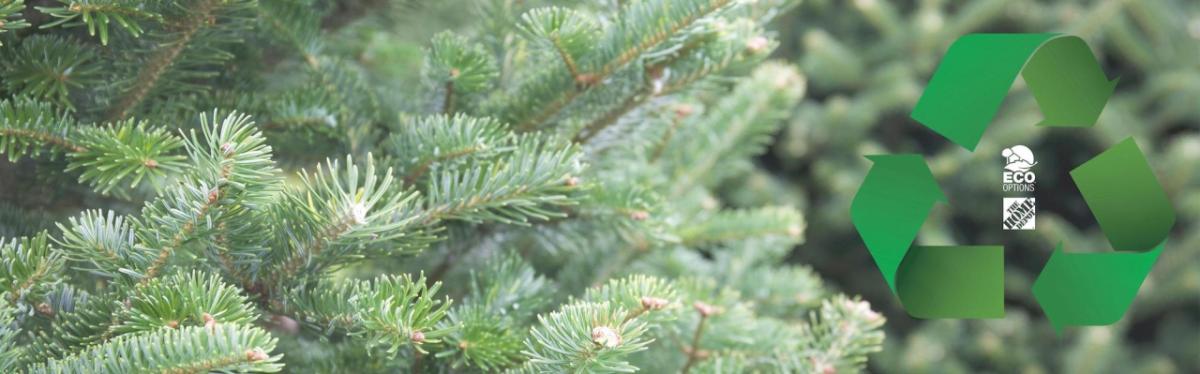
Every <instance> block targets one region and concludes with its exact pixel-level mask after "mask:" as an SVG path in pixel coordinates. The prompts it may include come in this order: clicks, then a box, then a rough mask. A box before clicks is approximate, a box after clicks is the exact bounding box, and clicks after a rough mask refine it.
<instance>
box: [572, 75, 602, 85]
mask: <svg viewBox="0 0 1200 374" xmlns="http://www.w3.org/2000/svg"><path fill="white" fill-rule="evenodd" d="M599 80H600V78H599V77H597V76H596V75H594V74H587V73H584V74H579V75H576V76H575V84H578V85H580V86H584V87H587V86H591V85H594V84H596V83H599V82H598V81H599Z"/></svg>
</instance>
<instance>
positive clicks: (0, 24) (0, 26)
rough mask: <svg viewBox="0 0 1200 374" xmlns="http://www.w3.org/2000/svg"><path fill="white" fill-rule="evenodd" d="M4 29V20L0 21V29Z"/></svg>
mask: <svg viewBox="0 0 1200 374" xmlns="http://www.w3.org/2000/svg"><path fill="white" fill-rule="evenodd" d="M3 27H4V20H2V19H0V28H3Z"/></svg>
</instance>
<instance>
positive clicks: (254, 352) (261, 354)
mask: <svg viewBox="0 0 1200 374" xmlns="http://www.w3.org/2000/svg"><path fill="white" fill-rule="evenodd" d="M268 358H271V356H268V355H267V352H266V351H263V350H262V348H254V349H251V350H247V351H246V360H247V361H250V362H258V361H262V360H266V359H268Z"/></svg>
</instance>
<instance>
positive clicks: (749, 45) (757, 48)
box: [746, 35, 771, 54]
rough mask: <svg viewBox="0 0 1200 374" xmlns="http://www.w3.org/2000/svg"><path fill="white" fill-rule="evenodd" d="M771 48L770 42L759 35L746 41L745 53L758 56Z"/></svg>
mask: <svg viewBox="0 0 1200 374" xmlns="http://www.w3.org/2000/svg"><path fill="white" fill-rule="evenodd" d="M770 46H771V41H770V40H768V39H767V38H766V37H764V36H762V35H759V36H755V37H753V38H750V40H747V41H746V51H747V52H750V53H751V54H759V53H762V52H763V51H766V50H767V47H770Z"/></svg>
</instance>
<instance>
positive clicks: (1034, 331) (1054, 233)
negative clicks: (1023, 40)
mask: <svg viewBox="0 0 1200 374" xmlns="http://www.w3.org/2000/svg"><path fill="white" fill-rule="evenodd" d="M777 22H778V23H777V24H776V27H775V29H776V30H781V32H782V33H784V34H783V35H781V40H782V41H783V42H782V45H781V47H780V49H779V51H777V54H778V56H779V57H781V58H787V59H789V60H792V61H794V62H796V63H797V64H799V65H800V67H801V69H802V70H803V72H804V74H805V75H806V76H807V78H808V81H809V82H810V87H809V90H808V94H807V97H806V98H805V100H804V101H803V103H802V104H800V105H799V107H797V108H795V110H794V112H793V117H792V119H791V120H790V124H789V125H788V126H787V127H786V128H785V130H784V131H783V132H782V133H781V134H778V136H777V139H776V142H775V145H774V146H773V148H772V152H771V153H770V154H769V155H767V156H765V157H763V158H761V159H760V161H761V165H762V166H763V167H762V168H761V170H758V171H755V172H753V173H752V174H749V175H747V176H746V177H745V178H735V179H731V180H736V181H740V183H737V184H731V185H729V186H726V187H725V188H724V189H723V190H724V191H725V196H726V198H727V199H729V200H730V201H731V202H733V203H734V204H750V205H754V204H759V203H762V202H765V201H787V202H791V203H794V204H796V205H797V206H799V207H801V210H802V211H804V212H805V214H806V216H807V217H808V222H809V228H810V229H809V231H808V241H807V243H805V244H803V245H801V246H800V247H798V248H797V249H796V250H795V251H794V252H793V259H794V260H795V261H798V262H804V263H808V264H810V265H812V266H813V267H814V268H816V269H817V271H818V272H819V273H820V274H821V275H822V276H823V277H825V278H826V279H829V280H831V281H832V283H834V284H836V285H838V286H839V287H841V288H842V289H843V290H844V291H846V292H849V293H854V294H861V295H863V297H864V298H865V299H867V300H870V301H871V302H872V304H873V305H876V306H877V307H879V308H882V309H883V310H884V311H885V314H886V315H887V317H888V332H889V335H888V339H887V342H886V347H885V349H884V350H883V352H881V353H879V354H877V355H876V356H875V357H873V358H872V360H871V367H872V369H873V370H875V371H878V372H896V373H910V372H945V373H960V372H961V373H968V372H1002V373H1015V372H1019V373H1059V372H1063V373H1131V372H1149V373H1175V372H1180V373H1195V372H1200V230H1197V228H1198V227H1197V225H1198V224H1200V222H1197V218H1198V215H1200V188H1197V187H1198V185H1200V173H1198V170H1200V168H1198V166H1200V162H1198V161H1200V132H1198V130H1200V3H1196V2H1184V1H1122V0H1098V1H1028V0H1015V1H1013V0H1009V1H1006V0H980V1H936V0H932V1H902V2H887V1H883V0H855V1H833V0H826V1H822V0H810V1H805V2H804V3H802V4H801V5H800V6H799V7H798V8H796V9H794V10H792V11H791V12H789V13H788V14H787V15H785V16H783V17H781V18H780V19H779V20H778V21H777ZM972 32H1038V33H1040V32H1062V33H1069V34H1073V35H1077V36H1079V37H1082V38H1084V39H1085V40H1087V42H1088V44H1089V45H1090V46H1091V47H1092V49H1093V52H1094V53H1095V54H1096V55H1097V57H1098V59H1099V60H1100V61H1101V64H1102V65H1103V68H1104V70H1105V72H1106V73H1107V74H1108V75H1109V77H1110V78H1114V77H1120V82H1119V84H1118V86H1117V92H1116V93H1115V94H1114V95H1113V96H1112V98H1111V99H1110V100H1109V102H1108V105H1107V107H1106V108H1105V110H1104V112H1103V114H1102V116H1101V118H1100V120H1099V121H1098V122H1097V124H1096V126H1095V127H1094V128H1092V129H1070V130H1048V129H1043V128H1038V127H1036V126H1035V124H1036V123H1037V122H1038V121H1039V120H1040V119H1041V114H1040V112H1039V110H1038V107H1037V104H1036V103H1035V102H1034V101H1033V98H1032V96H1031V95H1030V94H1029V92H1028V90H1027V89H1026V88H1025V87H1024V83H1023V82H1021V81H1020V79H1018V82H1017V84H1016V85H1015V86H1014V87H1013V89H1012V91H1011V93H1010V95H1009V97H1008V98H1007V99H1006V101H1005V103H1004V106H1003V107H1002V109H1001V112H1000V114H999V115H998V116H997V117H996V119H995V120H994V121H993V122H992V124H991V126H990V127H989V128H988V131H987V133H985V135H984V138H983V141H982V142H981V144H980V145H979V147H978V148H977V150H976V152H974V153H970V152H968V151H966V150H965V149H963V148H961V147H958V146H956V145H954V144H953V143H950V142H949V141H947V140H946V139H944V138H942V137H940V136H939V135H937V134H935V133H933V132H932V131H929V130H928V129H925V128H924V127H922V126H921V125H920V124H918V123H916V122H915V121H913V120H912V119H910V118H909V117H908V115H909V112H910V111H911V109H912V107H913V105H914V104H915V103H916V100H917V99H918V98H919V97H920V94H921V92H922V90H923V88H924V84H925V82H926V81H927V80H928V78H929V76H930V75H931V74H932V73H933V71H934V70H935V69H936V67H937V64H938V62H939V61H940V59H941V56H942V54H943V53H944V52H945V50H946V49H947V48H948V47H949V45H950V44H951V43H952V42H954V40H955V39H957V38H958V37H959V36H961V35H964V34H967V33H972ZM1128 136H1133V137H1135V139H1136V141H1137V143H1138V144H1139V146H1140V147H1141V148H1142V149H1143V150H1144V151H1145V152H1146V153H1147V154H1148V156H1149V159H1150V163H1151V165H1152V166H1153V167H1154V168H1155V169H1156V171H1157V175H1158V176H1159V181H1160V182H1161V183H1162V184H1163V186H1164V187H1165V188H1166V189H1167V191H1168V194H1169V196H1170V197H1171V199H1172V202H1173V203H1174V204H1175V206H1176V208H1177V214H1178V218H1179V219H1178V223H1176V225H1175V228H1174V230H1173V232H1172V235H1171V238H1170V240H1169V241H1168V243H1169V244H1168V247H1167V250H1166V251H1165V252H1164V254H1163V256H1162V257H1161V258H1160V259H1159V261H1158V263H1157V265H1156V267H1155V269H1154V271H1153V272H1152V273H1151V275H1150V278H1149V279H1147V280H1146V282H1145V283H1144V284H1143V285H1142V288H1141V291H1140V293H1139V295H1138V297H1137V299H1136V300H1135V301H1134V305H1133V307H1132V308H1131V309H1130V310H1129V311H1128V312H1127V313H1126V315H1125V318H1124V319H1122V320H1121V321H1120V322H1118V323H1117V324H1115V325H1112V326H1106V327H1092V328H1075V329H1068V330H1067V331H1066V332H1065V333H1064V334H1063V335H1061V336H1056V335H1055V333H1054V330H1053V328H1052V327H1051V326H1050V324H1049V323H1047V321H1046V319H1045V316H1044V315H1043V313H1042V311H1041V309H1040V308H1039V307H1038V306H1037V304H1036V303H1035V302H1034V300H1033V297H1032V293H1031V292H1030V288H1031V285H1032V283H1033V281H1034V279H1035V278H1036V277H1037V274H1038V272H1039V271H1040V270H1041V269H1042V267H1043V266H1044V265H1045V263H1046V261H1047V260H1048V259H1049V256H1050V253H1051V252H1052V250H1053V248H1054V246H1055V244H1057V243H1058V242H1060V241H1064V240H1065V241H1067V242H1069V243H1071V244H1072V247H1073V248H1076V249H1075V250H1081V251H1110V250H1111V247H1110V246H1109V245H1108V244H1107V242H1106V240H1105V239H1104V236H1103V234H1101V233H1100V231H1099V229H1098V227H1097V225H1096V223H1095V219H1094V218H1093V217H1092V215H1091V214H1090V212H1089V211H1088V209H1087V207H1086V206H1085V204H1084V202H1083V200H1082V198H1081V197H1080V195H1079V192H1078V190H1077V189H1076V187H1075V185H1074V183H1073V182H1072V181H1071V180H1070V178H1069V176H1068V174H1067V173H1068V171H1070V170H1071V169H1072V168H1074V167H1075V166H1078V165H1080V164H1082V163H1083V162H1084V161H1086V160H1088V159H1090V158H1091V157H1093V156H1095V155H1097V154H1099V153H1100V152H1101V151H1103V150H1104V149H1106V148H1107V147H1108V146H1110V145H1112V144H1115V143H1116V142H1118V141H1120V140H1122V139H1124V138H1125V137H1128ZM1016 144H1024V145H1028V146H1029V147H1030V148H1032V149H1033V150H1034V152H1035V154H1036V155H1037V160H1038V162H1039V164H1038V167H1037V168H1035V171H1036V172H1037V176H1038V180H1037V191H1036V192H1034V193H1033V194H1032V196H1034V197H1037V198H1038V203H1039V207H1038V208H1039V212H1038V213H1039V214H1038V217H1037V220H1038V222H1037V230H1035V231H1002V230H1000V216H1001V207H1000V202H1001V197H1002V196H1020V195H1022V194H1017V193H1007V194H1005V193H1003V192H1002V191H1001V181H1000V178H1001V172H1002V167H1003V158H1002V157H1001V156H1000V151H1001V149H1003V148H1005V147H1009V146H1012V145H1016ZM901 152H918V153H923V154H925V155H926V159H927V161H928V163H929V164H930V166H931V168H932V169H933V171H934V174H935V176H936V177H937V178H938V181H939V183H940V185H941V187H942V188H943V189H944V190H945V191H946V193H947V196H948V197H949V199H950V204H949V205H948V206H947V205H940V206H939V207H937V208H935V210H934V214H933V217H931V218H930V219H929V220H928V221H927V222H926V223H925V226H924V228H923V231H922V233H921V237H920V238H919V239H918V240H919V241H921V242H922V243H924V244H934V245H936V244H1003V245H1005V257H1006V269H1005V271H1006V279H1005V282H1006V299H1007V300H1006V301H1007V313H1006V314H1007V316H1006V318H1004V319H1003V320H988V321H952V320H928V321H926V320H916V319H913V318H910V317H908V316H907V315H906V314H905V313H904V312H903V310H902V309H901V306H900V305H899V302H898V301H897V299H896V298H895V297H893V296H892V295H891V293H890V291H889V290H888V288H887V287H886V284H885V283H884V281H883V278H882V276H881V275H880V274H879V272H878V271H877V270H876V268H875V266H874V264H873V262H872V261H871V259H870V257H869V256H868V252H867V250H866V248H865V247H864V246H863V244H862V241H861V239H859V237H858V235H857V233H856V232H855V231H854V228H853V226H851V224H850V219H849V216H848V211H849V206H850V201H851V199H852V198H853V196H854V192H855V191H856V190H857V187H858V185H859V183H861V181H862V179H863V177H864V176H865V173H866V171H867V170H868V168H869V166H870V163H869V162H868V161H867V160H866V159H865V158H863V157H862V156H863V155H867V154H875V153H901Z"/></svg>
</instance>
